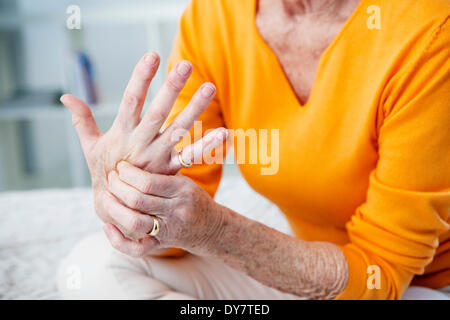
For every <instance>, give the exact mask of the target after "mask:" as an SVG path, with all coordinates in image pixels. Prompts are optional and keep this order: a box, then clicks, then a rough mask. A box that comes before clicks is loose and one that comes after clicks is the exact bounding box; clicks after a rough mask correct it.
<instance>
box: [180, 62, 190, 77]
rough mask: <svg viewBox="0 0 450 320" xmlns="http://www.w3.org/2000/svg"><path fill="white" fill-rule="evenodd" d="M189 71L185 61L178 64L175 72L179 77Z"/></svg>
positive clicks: (188, 65)
mask: <svg viewBox="0 0 450 320" xmlns="http://www.w3.org/2000/svg"><path fill="white" fill-rule="evenodd" d="M189 71H191V64H190V63H189V62H187V61H182V62H180V63H179V64H178V67H177V72H178V74H179V75H180V76H185V75H187V74H188V73H189Z"/></svg>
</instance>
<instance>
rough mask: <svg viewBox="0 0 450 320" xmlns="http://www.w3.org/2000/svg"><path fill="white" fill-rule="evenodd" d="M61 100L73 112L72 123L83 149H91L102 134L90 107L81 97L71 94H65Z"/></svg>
mask: <svg viewBox="0 0 450 320" xmlns="http://www.w3.org/2000/svg"><path fill="white" fill-rule="evenodd" d="M60 100H61V102H62V103H63V104H64V105H65V106H66V107H67V108H68V109H69V111H70V113H71V114H72V123H73V125H74V127H75V129H76V130H77V133H78V136H79V138H80V141H81V145H82V147H83V149H84V150H87V149H89V148H90V147H91V146H92V144H93V143H95V142H96V141H97V139H98V138H99V137H100V136H101V134H102V133H101V132H100V130H99V129H98V127H97V123H96V122H95V119H94V117H93V116H92V112H91V110H90V108H89V107H88V105H87V104H86V103H84V102H83V101H82V100H81V99H78V98H77V97H75V96H73V95H71V94H65V95H63V96H62V97H61V99H60Z"/></svg>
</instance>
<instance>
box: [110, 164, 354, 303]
mask: <svg viewBox="0 0 450 320" xmlns="http://www.w3.org/2000/svg"><path fill="white" fill-rule="evenodd" d="M109 190H110V192H111V193H112V194H114V195H115V196H116V197H117V198H118V199H120V201H121V202H123V203H124V204H125V205H126V206H128V207H130V208H133V209H134V210H137V211H140V212H142V213H143V214H142V215H143V216H148V217H150V215H152V216H155V217H156V218H157V219H158V221H159V222H160V225H161V229H160V231H159V233H158V234H156V235H155V236H154V237H150V236H149V237H145V238H143V239H140V240H139V241H132V240H130V239H127V238H126V237H124V236H123V234H122V233H121V232H120V231H119V230H118V229H117V228H115V227H114V226H113V225H111V224H105V227H104V230H105V233H106V235H107V237H108V239H109V241H110V242H111V244H112V245H113V247H114V248H116V249H117V250H119V251H121V252H123V253H125V254H127V255H130V256H133V257H141V256H144V255H146V254H148V253H150V252H154V251H157V250H159V249H160V248H164V247H178V248H182V249H185V250H187V251H189V252H191V253H194V254H197V255H202V256H209V257H214V258H217V259H219V260H221V261H222V262H223V263H226V264H227V265H229V266H231V267H232V268H234V269H237V270H240V271H242V272H245V273H246V274H248V275H249V276H251V277H252V278H254V279H256V280H257V281H259V282H261V283H263V284H265V285H268V286H271V287H274V288H277V289H279V290H281V291H284V292H289V293H293V294H297V295H298V296H301V297H305V298H312V299H330V298H333V297H335V296H336V295H337V294H338V293H339V292H341V291H342V290H343V289H344V287H345V285H346V283H347V279H348V266H347V261H346V258H345V256H344V253H343V252H342V250H341V249H340V248H339V247H338V246H335V245H334V244H332V243H329V242H320V241H315V242H308V241H304V240H301V239H298V238H295V237H291V236H289V235H287V234H283V233H281V232H278V231H276V230H275V229H272V228H269V227H267V226H265V225H263V224H261V223H259V222H257V221H254V220H251V219H247V218H246V217H244V216H242V215H239V214H238V213H236V212H234V211H232V210H230V209H228V208H226V207H223V206H221V205H220V204H218V203H216V202H215V201H214V200H213V199H212V198H211V197H210V196H209V195H208V194H207V193H206V192H205V191H204V190H203V189H202V188H201V187H199V186H197V185H196V184H195V183H194V182H193V181H192V180H190V179H189V178H187V177H184V176H182V175H176V176H167V175H159V174H152V173H148V172H146V171H143V170H141V169H139V168H137V167H135V166H132V165H131V164H129V163H127V162H120V163H119V164H118V165H117V171H112V172H111V173H110V175H109ZM133 225H134V226H135V228H136V230H139V231H142V232H146V231H147V232H148V230H151V229H152V227H153V218H152V219H151V221H150V220H149V221H148V220H144V219H135V220H134V221H133Z"/></svg>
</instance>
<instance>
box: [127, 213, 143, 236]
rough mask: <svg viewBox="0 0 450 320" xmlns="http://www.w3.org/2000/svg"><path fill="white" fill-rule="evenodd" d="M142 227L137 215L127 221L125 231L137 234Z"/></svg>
mask: <svg viewBox="0 0 450 320" xmlns="http://www.w3.org/2000/svg"><path fill="white" fill-rule="evenodd" d="M142 225H143V224H142V220H141V219H140V218H139V217H138V216H137V215H133V216H132V217H131V218H130V219H129V221H128V226H127V229H128V231H130V232H132V233H135V232H139V231H140V230H141V229H142Z"/></svg>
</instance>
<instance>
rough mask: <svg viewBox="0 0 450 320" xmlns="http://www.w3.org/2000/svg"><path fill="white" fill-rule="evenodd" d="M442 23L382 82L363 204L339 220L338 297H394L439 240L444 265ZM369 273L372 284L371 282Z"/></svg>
mask: <svg viewBox="0 0 450 320" xmlns="http://www.w3.org/2000/svg"><path fill="white" fill-rule="evenodd" d="M449 24H450V23H449V17H447V19H445V21H443V23H442V24H441V25H440V26H439V28H438V29H437V30H435V32H434V33H433V34H432V36H431V37H430V39H429V41H428V45H427V46H426V47H424V49H423V51H422V54H421V55H420V56H419V57H418V58H417V59H415V60H414V63H410V64H408V65H407V66H406V67H405V68H404V69H403V70H402V71H401V72H399V74H397V75H396V76H395V77H394V78H393V79H392V80H391V82H390V83H389V84H388V85H387V87H386V94H385V97H386V98H385V100H384V101H382V103H383V109H382V110H383V112H382V113H383V120H382V121H380V125H379V128H378V151H379V159H378V163H377V166H376V168H375V169H374V170H373V171H372V173H371V175H370V182H369V188H368V192H367V198H366V202H365V203H363V204H362V205H361V206H359V207H358V208H357V210H356V212H355V214H354V216H353V217H352V219H351V220H350V221H349V222H348V223H347V224H346V228H347V232H348V235H349V238H350V243H349V244H346V245H343V246H342V249H343V251H344V253H345V256H346V258H347V261H348V265H349V281H348V283H347V286H346V288H345V289H344V291H343V292H342V293H341V294H340V295H339V296H338V297H337V299H399V298H401V296H402V294H403V292H404V290H405V289H406V288H407V287H408V285H409V284H410V282H411V280H412V278H413V276H414V275H420V274H422V273H423V272H424V270H425V268H426V266H427V265H428V264H429V263H430V262H431V261H432V260H433V257H435V254H436V249H437V248H438V246H439V242H441V245H440V248H443V249H442V250H441V251H442V252H440V256H439V259H440V261H441V263H440V265H441V267H442V268H444V271H445V269H446V270H447V271H448V270H450V250H449V245H450V243H449V239H448V238H449V237H448V233H449V221H450V26H449ZM446 235H447V236H446ZM443 242H446V243H447V245H443ZM445 248H447V250H444V249H445ZM371 266H375V267H371ZM376 270H379V271H380V272H379V276H380V277H379V284H380V287H379V288H376V286H375V287H373V286H372V285H374V284H375V285H376V279H375V278H374V277H373V276H375V277H376V276H377V275H376V274H375V273H376ZM440 271H442V270H440ZM374 272H375V273H374ZM447 275H448V278H447V279H444V280H445V281H446V283H447V285H449V284H450V273H448V272H447ZM372 281H373V282H372ZM368 282H369V283H368ZM444 285H445V283H444Z"/></svg>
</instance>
